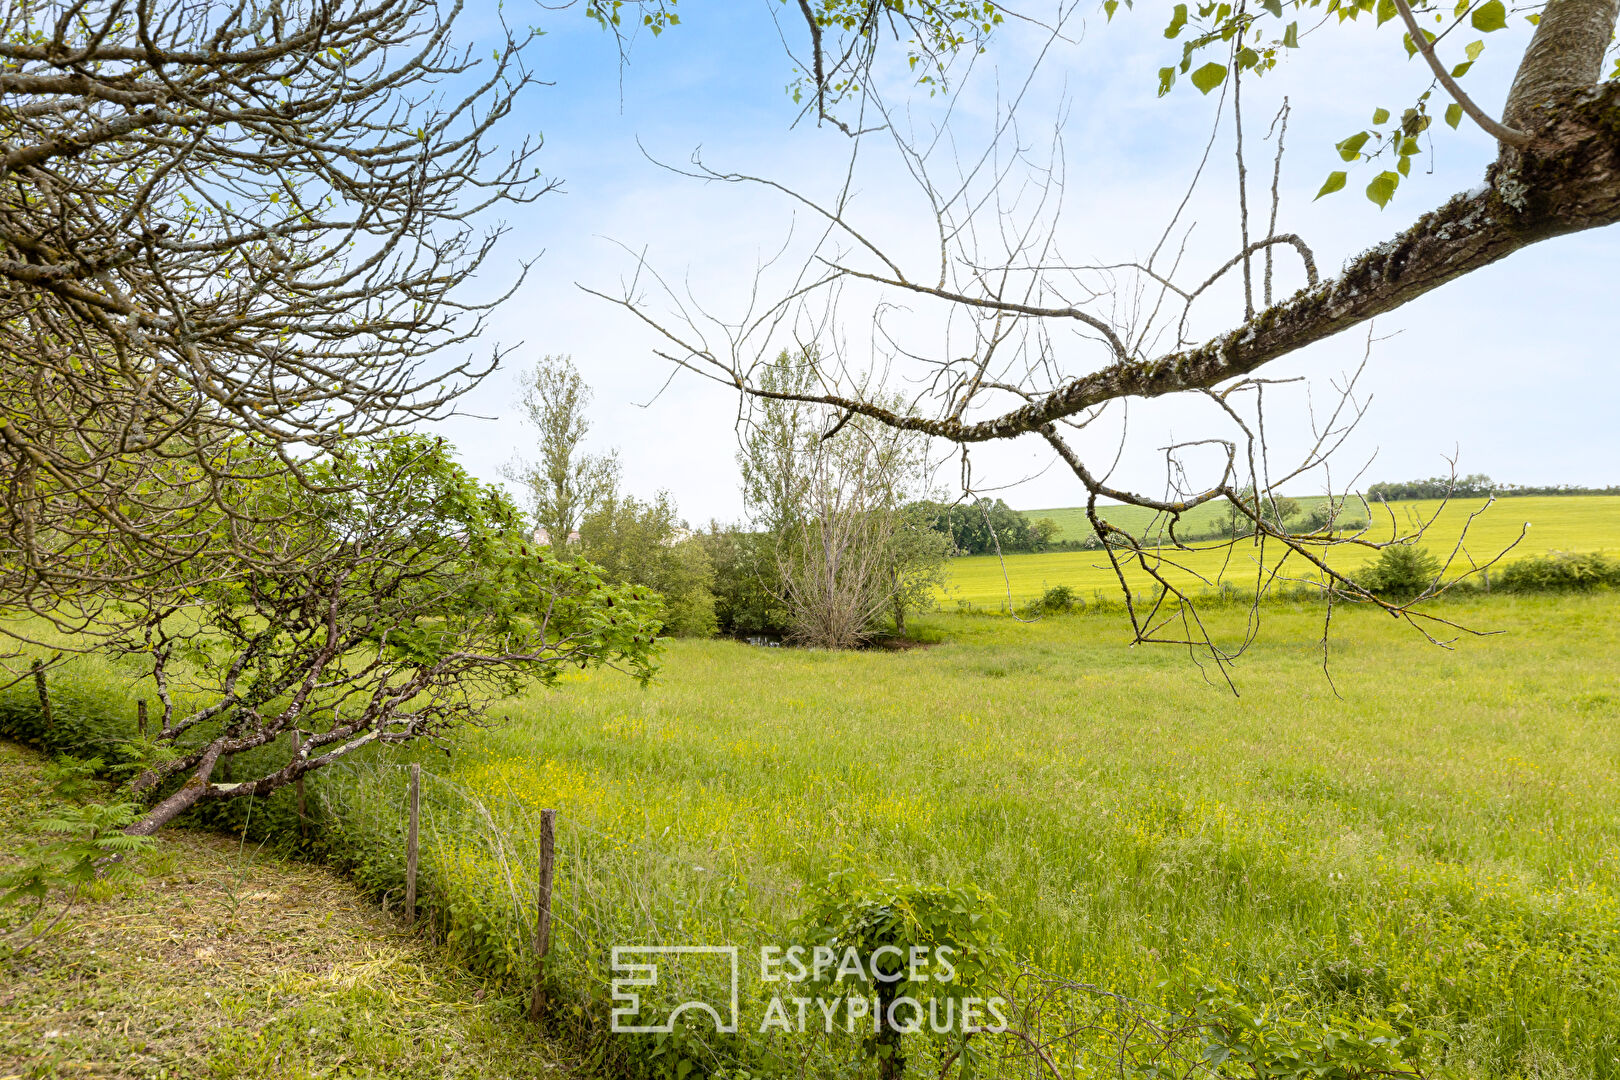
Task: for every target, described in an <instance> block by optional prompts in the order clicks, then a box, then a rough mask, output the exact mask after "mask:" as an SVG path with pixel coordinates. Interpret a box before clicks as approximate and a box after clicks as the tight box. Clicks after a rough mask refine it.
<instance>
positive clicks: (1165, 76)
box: [1159, 67, 1176, 97]
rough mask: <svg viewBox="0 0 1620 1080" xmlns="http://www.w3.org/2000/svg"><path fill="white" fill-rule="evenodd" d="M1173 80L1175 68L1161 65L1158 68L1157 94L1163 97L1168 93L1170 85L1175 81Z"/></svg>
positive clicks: (1174, 78)
mask: <svg viewBox="0 0 1620 1080" xmlns="http://www.w3.org/2000/svg"><path fill="white" fill-rule="evenodd" d="M1175 81H1176V69H1175V68H1173V67H1162V68H1160V69H1159V96H1160V97H1164V95H1166V94H1168V93H1169V92H1170V87H1171V86H1172V85H1173V84H1174V83H1175Z"/></svg>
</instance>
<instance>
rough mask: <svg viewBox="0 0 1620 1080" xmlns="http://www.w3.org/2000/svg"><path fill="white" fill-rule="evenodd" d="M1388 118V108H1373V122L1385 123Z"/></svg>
mask: <svg viewBox="0 0 1620 1080" xmlns="http://www.w3.org/2000/svg"><path fill="white" fill-rule="evenodd" d="M1388 120H1389V110H1388V109H1374V110H1373V123H1375V124H1382V123H1386V122H1387V121H1388Z"/></svg>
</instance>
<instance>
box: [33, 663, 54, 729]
mask: <svg viewBox="0 0 1620 1080" xmlns="http://www.w3.org/2000/svg"><path fill="white" fill-rule="evenodd" d="M34 691H35V692H36V693H38V694H39V711H40V714H41V715H42V716H44V717H45V726H46V727H47V728H48V727H51V726H52V721H51V693H50V691H49V690H47V689H46V688H45V665H44V664H42V663H41V662H40V661H38V660H35V661H34Z"/></svg>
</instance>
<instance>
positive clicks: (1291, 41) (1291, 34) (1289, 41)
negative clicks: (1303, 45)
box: [1283, 22, 1299, 49]
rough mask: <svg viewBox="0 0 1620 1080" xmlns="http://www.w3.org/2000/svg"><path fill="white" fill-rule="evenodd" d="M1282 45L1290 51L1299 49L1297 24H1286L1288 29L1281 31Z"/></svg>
mask: <svg viewBox="0 0 1620 1080" xmlns="http://www.w3.org/2000/svg"><path fill="white" fill-rule="evenodd" d="M1283 45H1284V46H1285V47H1287V48H1290V49H1297V48H1299V23H1297V22H1291V23H1289V24H1288V29H1286V30H1284V31H1283Z"/></svg>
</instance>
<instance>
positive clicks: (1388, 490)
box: [1367, 473, 1620, 502]
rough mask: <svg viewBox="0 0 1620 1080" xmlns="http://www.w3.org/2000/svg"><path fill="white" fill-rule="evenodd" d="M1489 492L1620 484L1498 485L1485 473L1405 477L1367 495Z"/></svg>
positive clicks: (1552, 491)
mask: <svg viewBox="0 0 1620 1080" xmlns="http://www.w3.org/2000/svg"><path fill="white" fill-rule="evenodd" d="M1489 495H1497V496H1502V497H1507V496H1513V495H1620V486H1610V487H1601V488H1597V487H1580V486H1578V485H1575V484H1543V485H1535V484H1499V483H1497V482H1496V481H1495V480H1492V479H1491V478H1490V477H1489V476H1486V475H1485V474H1484V473H1471V474H1469V475H1468V476H1458V477H1452V476H1431V477H1429V478H1428V479H1427V480H1406V481H1400V482H1395V483H1380V484H1374V485H1372V486H1371V487H1369V488H1368V489H1367V498H1368V499H1370V500H1382V501H1384V502H1397V501H1401V500H1406V499H1445V498H1450V497H1452V496H1457V497H1461V498H1484V497H1486V496H1489Z"/></svg>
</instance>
